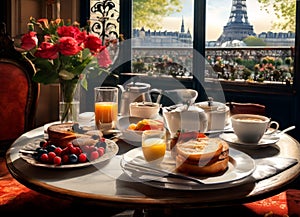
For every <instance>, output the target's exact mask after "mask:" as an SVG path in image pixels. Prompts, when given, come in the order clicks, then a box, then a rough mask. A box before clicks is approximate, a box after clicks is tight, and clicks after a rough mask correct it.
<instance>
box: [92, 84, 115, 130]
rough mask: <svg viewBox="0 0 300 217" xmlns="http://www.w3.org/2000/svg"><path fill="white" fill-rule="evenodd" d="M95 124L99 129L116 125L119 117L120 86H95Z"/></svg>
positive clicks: (112, 127)
mask: <svg viewBox="0 0 300 217" xmlns="http://www.w3.org/2000/svg"><path fill="white" fill-rule="evenodd" d="M94 93H95V124H96V127H97V129H98V130H102V131H104V130H109V129H114V128H115V127H116V123H117V118H118V88H117V87H95V88H94Z"/></svg>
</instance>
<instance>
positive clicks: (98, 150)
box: [97, 147, 105, 157]
mask: <svg viewBox="0 0 300 217" xmlns="http://www.w3.org/2000/svg"><path fill="white" fill-rule="evenodd" d="M97 152H98V153H99V157H101V156H102V155H104V152H105V149H104V148H103V147H99V148H98V149H97Z"/></svg>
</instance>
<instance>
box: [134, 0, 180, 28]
mask: <svg viewBox="0 0 300 217" xmlns="http://www.w3.org/2000/svg"><path fill="white" fill-rule="evenodd" d="M181 10H182V0H155V1H153V0H150V1H149V0H133V28H141V27H145V28H150V29H160V28H161V26H160V23H161V20H162V18H163V17H165V16H168V15H170V14H172V13H174V12H180V11H181Z"/></svg>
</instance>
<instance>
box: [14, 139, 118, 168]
mask: <svg viewBox="0 0 300 217" xmlns="http://www.w3.org/2000/svg"><path fill="white" fill-rule="evenodd" d="M118 151H119V147H118V145H117V144H116V143H115V142H114V141H112V140H109V139H105V138H101V139H99V140H91V139H86V138H77V139H74V140H73V141H71V142H69V143H68V144H67V146H66V147H60V146H58V145H56V144H55V143H53V142H49V141H47V140H44V139H35V140H33V141H31V142H29V143H27V144H26V145H25V146H24V147H23V148H22V149H21V150H20V151H19V152H20V156H21V158H22V159H24V160H25V161H26V162H27V163H29V164H32V165H34V166H39V167H47V168H74V167H85V166H89V165H94V164H96V163H100V162H104V161H107V160H109V159H111V158H113V157H114V156H115V155H116V154H117V153H118Z"/></svg>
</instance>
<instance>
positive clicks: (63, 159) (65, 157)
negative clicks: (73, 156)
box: [62, 154, 69, 164]
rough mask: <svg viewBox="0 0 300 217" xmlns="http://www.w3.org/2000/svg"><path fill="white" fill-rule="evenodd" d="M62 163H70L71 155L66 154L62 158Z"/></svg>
mask: <svg viewBox="0 0 300 217" xmlns="http://www.w3.org/2000/svg"><path fill="white" fill-rule="evenodd" d="M62 162H63V163H64V164H65V163H69V155H67V154H65V155H63V156H62Z"/></svg>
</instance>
